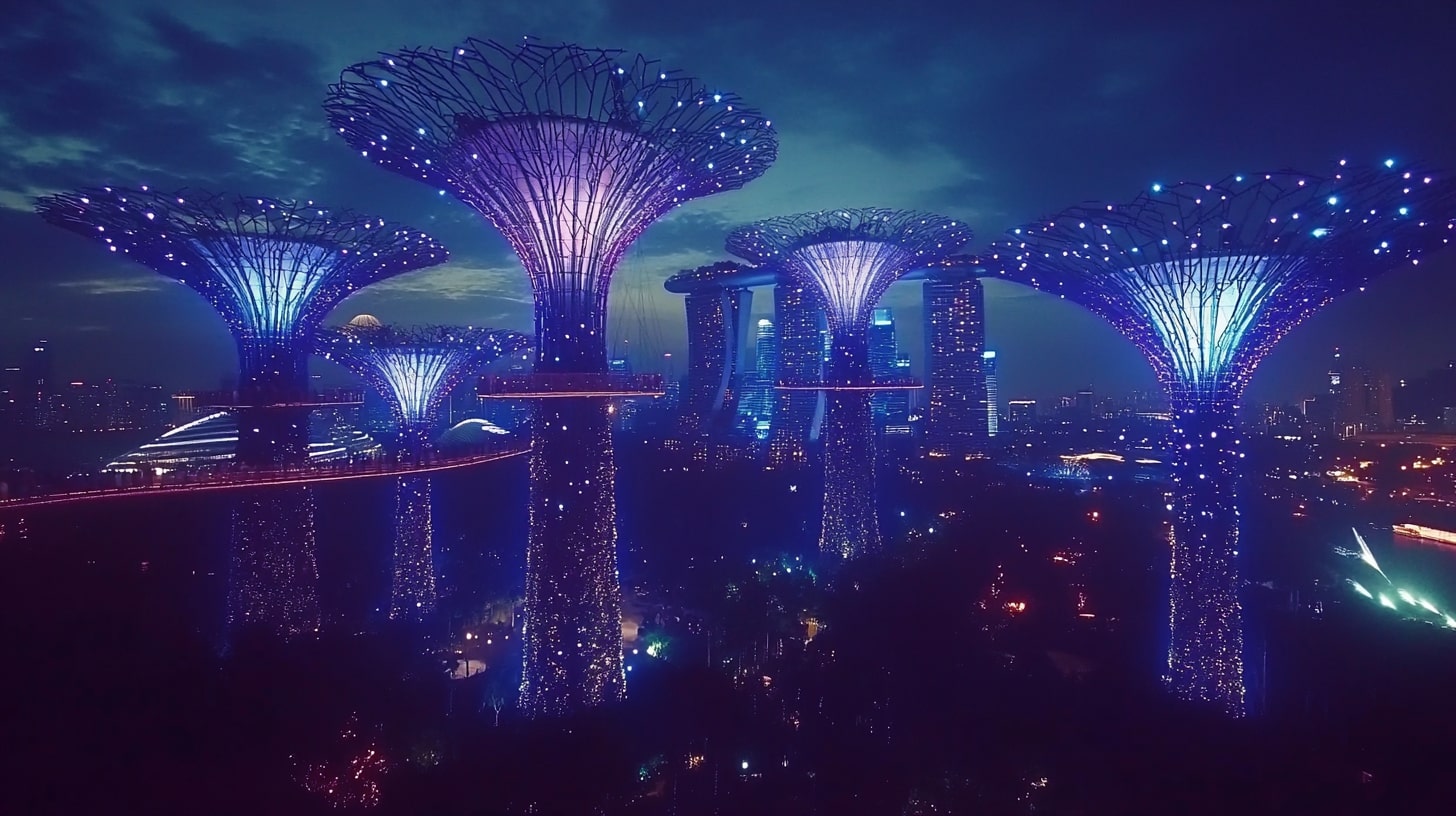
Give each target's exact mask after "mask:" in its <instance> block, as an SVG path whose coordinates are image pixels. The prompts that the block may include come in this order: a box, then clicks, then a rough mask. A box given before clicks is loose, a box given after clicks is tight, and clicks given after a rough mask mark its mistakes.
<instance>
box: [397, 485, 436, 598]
mask: <svg viewBox="0 0 1456 816" xmlns="http://www.w3.org/2000/svg"><path fill="white" fill-rule="evenodd" d="M431 493H432V490H431V483H430V477H429V476H422V475H415V476H401V477H399V479H398V480H397V481H396V484H395V502H394V523H395V531H394V581H393V586H392V589H391V592H390V601H389V617H391V618H393V619H395V620H421V619H423V618H425V617H427V616H429V615H430V613H432V612H434V611H435V601H436V595H435V529H434V519H433V511H432V508H431V507H430V499H431Z"/></svg>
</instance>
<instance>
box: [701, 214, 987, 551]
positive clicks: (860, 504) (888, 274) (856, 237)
mask: <svg viewBox="0 0 1456 816" xmlns="http://www.w3.org/2000/svg"><path fill="white" fill-rule="evenodd" d="M970 239H971V231H970V229H969V228H968V227H966V226H965V225H963V224H960V223H958V222H956V221H952V220H950V219H948V218H943V217H941V216H938V215H930V214H927V213H919V212H901V211H896V210H881V209H858V210H827V211H821V212H811V213H802V214H799V215H793V216H785V217H781V218H771V219H768V220H766V221H760V222H758V223H756V224H751V225H749V226H746V227H742V228H740V229H738V230H735V231H734V232H733V233H732V234H731V235H730V236H729V237H728V244H727V248H728V251H729V252H731V253H733V254H735V255H738V256H739V257H742V258H745V259H747V260H749V261H750V262H752V263H754V264H758V265H772V266H776V267H781V268H783V269H785V270H787V271H788V272H789V274H790V275H792V276H794V277H795V278H796V279H797V280H799V281H800V282H801V283H803V284H804V285H805V286H808V287H812V288H813V289H814V290H815V292H816V293H817V294H818V299H819V301H820V302H821V303H823V304H824V308H825V315H826V317H827V319H828V322H829V329H830V332H831V333H832V335H833V350H832V352H831V357H830V361H829V365H828V366H827V368H828V371H827V372H826V377H825V380H824V381H823V382H810V383H795V382H781V383H780V387H781V388H787V389H795V388H810V389H823V390H826V391H828V394H829V400H828V402H829V405H828V411H827V413H826V416H825V425H824V432H823V433H824V513H823V523H822V525H821V527H820V535H819V550H820V552H821V553H822V554H824V555H826V556H832V557H836V558H844V559H848V558H854V557H856V556H859V555H863V554H865V553H868V552H874V551H876V550H878V549H879V547H880V527H879V518H878V508H877V506H876V503H875V475H874V470H875V448H874V428H873V426H872V425H871V418H870V399H869V395H870V392H872V391H874V390H876V389H878V388H885V387H892V386H889V384H886V383H876V382H875V381H874V378H873V377H872V376H871V374H870V367H869V341H868V335H867V332H868V329H869V320H870V313H871V312H872V311H873V310H874V307H875V304H876V303H878V302H879V300H880V298H881V297H883V296H884V294H885V291H886V290H888V289H889V288H890V284H892V283H894V282H895V280H896V279H897V278H899V277H901V276H902V275H904V274H905V273H907V272H909V271H911V270H912V269H915V268H918V267H923V266H926V265H928V264H930V263H933V262H937V261H941V260H944V259H945V258H946V257H948V256H950V255H951V254H953V253H954V252H955V251H956V250H958V249H960V248H961V246H963V245H964V244H965V243H966V242H967V241H969V240H970Z"/></svg>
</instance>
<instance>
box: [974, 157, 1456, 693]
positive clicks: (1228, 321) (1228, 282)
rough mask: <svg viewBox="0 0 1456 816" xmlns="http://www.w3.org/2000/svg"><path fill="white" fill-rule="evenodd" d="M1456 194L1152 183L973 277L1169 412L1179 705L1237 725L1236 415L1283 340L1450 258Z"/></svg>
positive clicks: (1172, 606) (1429, 186) (1313, 185)
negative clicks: (1089, 315) (1445, 253)
mask: <svg viewBox="0 0 1456 816" xmlns="http://www.w3.org/2000/svg"><path fill="white" fill-rule="evenodd" d="M1453 206H1456V187H1453V185H1452V184H1451V183H1450V182H1449V181H1447V180H1444V179H1441V180H1438V179H1437V178H1435V177H1434V176H1433V174H1431V173H1427V172H1424V171H1420V170H1416V169H1411V168H1404V167H1399V166H1397V164H1396V162H1394V161H1386V162H1384V163H1382V164H1381V165H1378V166H1376V167H1372V168H1360V169H1356V168H1352V167H1349V166H1348V165H1347V163H1346V162H1340V163H1339V165H1338V166H1337V167H1335V168H1333V169H1332V170H1331V171H1330V172H1328V173H1326V174H1324V175H1311V174H1305V173H1297V172H1290V171H1282V172H1277V173H1254V174H1236V175H1233V176H1229V177H1227V178H1225V179H1223V180H1222V181H1219V182H1217V183H1212V184H1195V183H1183V184H1172V185H1162V184H1155V185H1153V186H1152V187H1151V189H1149V190H1147V191H1145V192H1143V193H1142V194H1140V195H1139V196H1138V197H1137V198H1135V199H1133V200H1132V201H1131V202H1129V203H1127V204H1123V205H1116V204H1104V205H1088V206H1082V207H1075V208H1072V209H1069V210H1066V211H1064V212H1062V213H1060V214H1058V215H1056V216H1053V217H1051V218H1048V219H1045V220H1044V221H1041V222H1038V223H1035V224H1029V225H1026V226H1023V227H1021V228H1019V229H1017V230H1014V231H1013V233H1012V235H1011V236H1010V237H1009V238H1008V239H1006V240H1003V241H1000V242H997V243H996V244H994V245H993V246H992V248H991V251H990V253H989V254H988V255H986V256H983V257H982V260H983V262H984V263H985V265H986V266H987V267H988V268H990V269H992V270H994V271H995V272H997V273H999V274H1002V275H1005V276H1006V277H1008V278H1010V279H1012V280H1016V281H1019V282H1022V283H1027V284H1030V285H1032V286H1036V287H1038V288H1041V289H1044V290H1046V291H1049V292H1053V293H1056V294H1058V295H1060V296H1062V297H1064V298H1066V299H1069V300H1072V301H1074V302H1076V303H1080V304H1082V305H1083V306H1085V307H1086V308H1088V309H1089V310H1091V311H1092V312H1095V313H1096V314H1098V315H1101V316H1102V317H1103V318H1105V319H1106V320H1108V321H1109V322H1110V323H1112V324H1113V326H1114V327H1116V328H1117V329H1118V330H1119V331H1120V332H1122V333H1123V334H1124V335H1125V336H1127V337H1128V338H1129V339H1131V340H1132V341H1133V342H1134V343H1135V344H1136V345H1137V346H1138V348H1139V349H1141V350H1142V352H1143V354H1144V355H1145V356H1146V357H1147V359H1148V360H1149V362H1150V363H1151V364H1152V366H1153V368H1154V370H1155V371H1156V373H1157V374H1158V376H1159V378H1160V379H1161V381H1162V382H1163V383H1164V385H1165V387H1166V388H1167V390H1168V394H1169V397H1170V398H1171V400H1172V403H1173V408H1174V416H1175V421H1174V429H1173V430H1174V433H1175V435H1176V440H1177V444H1176V446H1175V450H1174V458H1173V495H1172V498H1173V503H1172V504H1169V505H1168V508H1167V509H1168V510H1169V511H1172V512H1173V513H1174V515H1173V518H1172V520H1171V523H1170V526H1169V543H1170V545H1171V546H1170V554H1171V560H1170V567H1171V571H1170V579H1171V580H1170V584H1169V634H1170V641H1169V648H1168V669H1167V673H1166V675H1165V679H1166V681H1167V683H1168V686H1169V690H1170V692H1171V693H1172V694H1174V695H1175V696H1177V697H1180V698H1183V699H1185V700H1189V701H1191V702H1196V703H1199V704H1202V705H1208V706H1212V707H1213V708H1215V709H1217V710H1220V711H1222V712H1223V713H1225V714H1228V715H1230V716H1242V715H1243V714H1244V713H1245V685H1244V673H1243V654H1242V644H1243V634H1242V625H1243V624H1242V611H1241V606H1240V601H1239V588H1240V578H1239V569H1238V539H1239V511H1238V503H1237V496H1238V492H1239V483H1238V470H1239V468H1238V463H1239V460H1240V459H1242V458H1243V453H1242V452H1241V451H1240V446H1239V439H1238V432H1237V426H1236V423H1235V417H1234V412H1235V409H1236V406H1237V404H1238V401H1239V399H1240V397H1241V396H1242V394H1243V391H1244V389H1245V387H1246V386H1247V385H1248V382H1249V379H1250V377H1251V376H1252V375H1253V372H1254V370H1255V368H1256V367H1257V366H1258V364H1259V362H1260V361H1261V360H1263V358H1264V357H1265V356H1266V355H1267V354H1268V353H1269V352H1270V350H1271V349H1273V347H1274V346H1275V345H1276V344H1277V343H1278V341H1279V339H1280V338H1281V337H1283V336H1284V334H1285V333H1287V332H1288V331H1289V330H1290V329H1292V328H1293V327H1294V326H1296V325H1298V324H1299V323H1300V322H1301V321H1302V320H1304V319H1305V318H1306V317H1308V316H1309V315H1310V314H1312V313H1314V312H1315V311H1316V310H1318V309H1319V308H1320V307H1321V306H1323V305H1325V304H1326V303H1328V302H1330V301H1331V300H1332V299H1333V298H1335V297H1336V296H1338V295H1340V294H1342V293H1344V292H1347V291H1349V290H1350V289H1352V288H1356V287H1360V286H1363V285H1364V283H1365V282H1366V281H1367V280H1369V279H1370V278H1371V277H1372V276H1374V275H1376V274H1379V273H1381V272H1383V271H1386V270H1389V269H1392V268H1395V267H1396V266H1399V265H1401V264H1406V263H1418V262H1419V260H1420V257H1421V256H1422V255H1423V254H1424V253H1426V252H1429V251H1431V250H1433V249H1435V248H1438V247H1440V246H1442V245H1443V244H1445V243H1448V242H1449V241H1450V239H1451V237H1452V231H1451V230H1450V229H1449V226H1450V225H1449V223H1448V219H1450V217H1451V212H1452V208H1453Z"/></svg>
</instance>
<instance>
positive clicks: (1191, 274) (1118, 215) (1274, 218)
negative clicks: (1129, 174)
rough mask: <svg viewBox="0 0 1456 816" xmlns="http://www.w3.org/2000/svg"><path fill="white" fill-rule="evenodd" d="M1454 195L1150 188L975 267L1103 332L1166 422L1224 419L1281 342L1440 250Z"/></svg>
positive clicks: (1055, 220) (1065, 216) (1436, 187)
mask: <svg viewBox="0 0 1456 816" xmlns="http://www.w3.org/2000/svg"><path fill="white" fill-rule="evenodd" d="M1452 191H1453V188H1452V185H1451V184H1450V183H1449V182H1438V181H1436V180H1435V179H1434V178H1433V177H1432V175H1431V174H1429V173H1425V172H1420V171H1417V170H1409V169H1403V168H1399V167H1395V166H1394V162H1387V163H1386V164H1385V165H1382V166H1379V167H1376V168H1370V169H1360V170H1354V169H1351V168H1348V167H1347V166H1346V163H1345V162H1341V163H1340V165H1339V166H1338V167H1336V168H1335V169H1334V170H1333V171H1332V172H1330V173H1329V174H1327V175H1323V176H1319V175H1312V174H1305V173H1297V172H1292V171H1281V172H1276V173H1260V174H1249V175H1233V176H1229V177H1227V178H1225V179H1223V180H1222V181H1219V182H1217V183H1214V184H1197V183H1182V184H1175V185H1168V186H1163V185H1154V186H1153V188H1152V189H1151V190H1150V191H1146V192H1144V193H1142V194H1140V195H1139V196H1137V197H1136V198H1135V199H1133V200H1132V201H1131V202H1129V203H1127V204H1123V205H1114V204H1106V205H1086V206H1081V207H1074V208H1071V209H1069V210H1065V211H1063V212H1061V213H1059V214H1058V215H1056V216H1053V217H1052V218H1049V219H1047V220H1045V221H1043V222H1040V223H1035V224H1029V225H1026V226H1024V227H1021V228H1020V229H1017V230H1015V231H1014V232H1013V234H1012V235H1011V236H1010V237H1009V238H1008V239H1006V240H1003V241H998V242H996V243H994V244H993V245H992V248H991V252H990V254H989V255H988V256H987V257H985V258H983V262H984V263H985V264H986V265H987V266H988V267H989V268H991V269H993V270H994V271H995V272H997V273H999V274H1001V275H1003V276H1007V277H1009V278H1010V279H1012V280H1016V281H1019V282H1022V283H1027V284H1030V285H1032V286H1035V287H1038V288H1041V289H1044V290H1046V291H1049V292H1052V293H1054V294H1057V295H1060V296H1061V297H1064V298H1067V299H1069V300H1072V301H1074V302H1077V303H1080V304H1081V305H1083V306H1085V307H1086V308H1088V309H1089V310H1091V311H1093V312H1095V313H1096V314H1098V315H1100V316H1102V317H1103V318H1104V319H1106V320H1107V321H1108V322H1110V323H1112V324H1113V325H1114V326H1115V327H1116V328H1117V329H1118V330H1119V331H1120V332H1122V333H1123V334H1124V335H1125V336H1127V337H1128V338H1129V339H1131V340H1132V341H1133V342H1134V343H1135V344H1136V345H1137V346H1138V348H1139V349H1141V350H1142V352H1143V354H1144V355H1145V356H1146V357H1147V358H1148V361H1149V362H1150V363H1151V364H1152V366H1153V368H1154V370H1155V372H1156V373H1157V375H1158V377H1159V379H1160V380H1161V381H1162V382H1163V383H1164V384H1165V385H1166V386H1167V387H1168V389H1169V394H1170V396H1171V397H1172V398H1173V400H1174V403H1175V409H1177V410H1180V411H1187V410H1196V409H1198V408H1200V407H1205V406H1215V407H1217V408H1219V409H1220V410H1228V409H1231V408H1232V406H1233V405H1234V404H1235V403H1237V401H1238V399H1239V397H1240V396H1241V395H1242V393H1243V390H1244V388H1245V386H1247V385H1248V381H1249V378H1250V377H1251V376H1252V375H1253V372H1254V370H1255V368H1256V367H1257V366H1258V364H1259V362H1260V361H1262V360H1263V359H1264V357H1265V356H1266V355H1267V354H1268V353H1269V351H1270V350H1271V349H1272V348H1273V347H1274V346H1275V344H1277V343H1278V341H1279V339H1280V338H1282V337H1283V336H1284V335H1285V334H1286V333H1287V332H1288V331H1289V330H1290V329H1292V328H1293V327H1294V326H1296V325H1298V324H1299V323H1300V322H1302V321H1303V320H1304V319H1305V318H1306V317H1308V316H1309V315H1310V314H1312V313H1314V312H1315V311H1316V310H1318V309H1319V308H1320V307H1321V306H1323V305H1325V304H1326V303H1328V302H1330V301H1331V300H1332V299H1333V298H1334V297H1336V296H1337V295H1339V294H1342V293H1344V292H1346V291H1349V290H1350V289H1352V288H1355V287H1358V286H1361V285H1363V284H1364V283H1365V282H1366V281H1367V280H1368V279H1370V277H1372V276H1373V275H1375V274H1378V273H1379V272H1382V271H1385V270H1388V269H1391V268H1394V267H1396V266H1397V265H1399V264H1400V263H1402V262H1410V263H1416V262H1418V261H1419V257H1420V255H1421V254H1422V253H1424V252H1426V251H1429V250H1431V249H1432V248H1434V247H1438V246H1440V245H1441V244H1442V243H1444V242H1446V241H1448V240H1450V238H1451V237H1452V233H1451V230H1450V229H1449V228H1448V224H1447V223H1446V220H1447V219H1448V218H1449V216H1450V212H1451V208H1452Z"/></svg>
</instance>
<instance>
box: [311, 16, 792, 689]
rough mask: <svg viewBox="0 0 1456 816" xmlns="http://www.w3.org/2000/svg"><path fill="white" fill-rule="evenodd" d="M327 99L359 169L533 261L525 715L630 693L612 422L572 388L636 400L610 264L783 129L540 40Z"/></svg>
mask: <svg viewBox="0 0 1456 816" xmlns="http://www.w3.org/2000/svg"><path fill="white" fill-rule="evenodd" d="M324 107H325V109H326V111H327V113H328V119H329V123H330V124H331V125H332V126H333V127H334V128H335V129H336V130H337V131H338V132H339V134H340V135H341V136H342V137H343V138H344V140H345V141H346V142H348V144H349V145H350V146H352V147H354V148H355V149H357V150H358V151H359V152H360V153H361V154H362V155H363V156H364V157H365V158H367V159H370V160H372V161H374V162H376V163H378V164H379V165H380V166H382V167H384V168H386V169H388V170H392V171H394V172H396V173H399V174H401V175H404V176H408V177H410V178H417V179H419V180H421V181H424V182H425V183H427V184H430V185H432V186H434V187H436V188H437V189H439V190H440V192H441V194H445V193H449V194H451V195H453V196H454V197H456V198H458V199H459V200H460V201H462V202H464V203H465V204H466V205H468V206H470V207H471V208H472V209H474V210H475V211H476V212H478V213H480V214H481V215H483V216H484V217H485V218H486V219H487V220H489V221H490V222H491V223H492V224H494V225H495V227H496V228H497V229H498V230H500V232H501V233H502V234H503V235H504V236H505V238H506V240H507V241H508V242H509V243H510V245H511V247H512V248H513V249H515V251H516V254H517V255H518V256H519V257H520V259H521V263H522V265H523V266H525V269H526V273H527V275H528V276H529V277H530V280H531V288H532V292H533V295H534V299H535V307H536V309H535V311H536V315H535V317H536V338H535V341H536V342H535V348H536V365H535V375H533V376H532V377H524V378H511V379H508V380H502V381H500V382H498V383H497V386H498V388H497V389H496V390H499V388H506V387H511V388H513V389H514V390H515V391H516V396H533V395H534V396H543V397H544V396H554V397H556V398H555V399H541V400H539V401H538V402H537V403H536V407H535V414H536V417H535V422H534V424H533V432H532V461H531V497H530V501H531V508H530V537H529V541H528V544H527V556H526V573H527V574H526V629H525V633H526V636H525V644H524V650H523V651H524V672H523V676H522V683H521V705H522V708H523V709H524V710H525V711H526V712H527V713H528V714H530V715H557V714H563V713H566V712H568V711H571V710H574V709H581V708H587V707H591V706H595V705H599V704H601V703H604V702H608V701H611V700H616V699H619V698H620V697H621V696H622V693H623V690H624V688H625V673H624V669H623V665H622V650H621V623H620V614H621V584H620V581H619V578H618V576H617V560H616V516H615V512H616V510H615V489H616V483H615V467H614V463H613V462H612V447H611V437H610V418H609V417H608V415H607V406H606V405H605V404H604V403H603V402H602V401H601V400H599V399H598V400H593V399H590V398H587V397H585V396H582V397H579V398H578V397H568V398H561V393H562V390H563V387H565V388H567V390H571V389H572V388H575V389H576V390H578V391H581V390H583V389H585V391H590V392H592V393H597V392H600V391H602V390H603V389H605V391H606V392H608V393H611V392H612V391H613V388H614V387H615V388H616V390H617V391H618V392H620V391H626V390H630V389H629V387H628V383H627V382H626V381H625V380H624V381H623V382H621V383H620V384H616V385H615V386H614V381H613V379H612V376H611V375H608V374H607V353H606V342H605V341H606V331H605V329H606V310H607V290H608V287H609V285H610V283H611V278H612V273H613V271H614V270H615V269H616V267H617V264H618V262H619V261H620V260H621V259H622V256H623V254H624V253H625V252H626V251H627V248H628V247H629V246H630V245H631V244H632V242H633V241H634V240H636V238H637V236H638V235H640V234H641V233H642V231H643V230H644V229H646V228H647V226H648V225H649V224H651V223H652V222H653V221H655V220H656V219H657V218H659V217H661V216H662V215H663V214H665V213H666V212H667V211H669V210H670V209H672V208H673V207H675V206H677V205H679V204H682V203H683V202H686V201H689V200H692V199H694V198H700V197H702V196H706V195H711V194H713V193H718V192H723V191H725V190H733V189H736V188H738V187H741V186H742V185H743V184H745V183H747V182H748V181H751V180H752V179H754V178H757V177H758V176H759V175H761V174H762V173H763V172H764V171H765V170H766V169H767V168H768V166H769V165H770V164H771V163H772V162H773V160H774V158H775V156H776V155H777V137H776V136H775V134H774V131H773V128H772V125H771V123H770V122H769V121H768V120H767V119H765V118H763V117H762V116H761V115H760V114H759V113H758V112H757V111H755V110H753V109H752V108H749V107H747V106H745V105H744V104H743V103H742V102H741V101H740V100H739V99H738V98H737V97H736V96H734V95H732V94H729V93H726V92H721V91H713V90H709V89H708V88H707V87H705V86H703V85H702V84H700V83H699V82H697V81H696V80H693V79H691V78H688V77H684V76H680V75H678V74H677V73H676V72H673V71H667V70H664V69H663V68H662V67H661V66H659V65H658V64H657V63H655V62H653V61H651V60H648V59H646V58H644V57H641V56H634V55H629V54H626V53H624V52H622V51H615V50H599V49H587V48H581V47H579V46H575V45H547V44H542V43H539V42H535V41H532V40H526V41H524V42H521V43H518V44H515V45H507V44H502V43H497V42H488V41H481V40H467V41H466V42H465V43H463V44H461V45H460V46H458V47H456V48H451V49H412V50H406V51H400V52H397V53H392V54H384V55H381V56H380V58H379V59H376V60H372V61H369V62H364V63H360V64H358V65H354V66H351V67H349V68H346V69H345V70H344V72H343V74H342V75H341V76H340V79H339V82H338V84H337V85H334V86H332V87H331V88H330V93H329V96H328V99H327V101H326V102H325V105H324ZM563 375H589V376H588V377H587V378H586V379H583V380H582V381H581V382H580V383H578V384H577V385H575V386H573V385H570V384H569V383H574V382H575V380H574V379H573V378H571V377H567V379H566V383H568V384H566V385H563V381H562V380H561V378H562V376H563ZM519 386H523V387H519ZM493 393H494V392H493Z"/></svg>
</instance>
